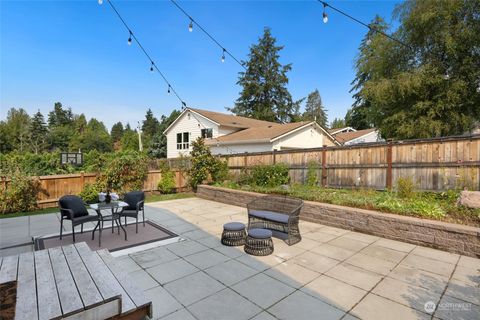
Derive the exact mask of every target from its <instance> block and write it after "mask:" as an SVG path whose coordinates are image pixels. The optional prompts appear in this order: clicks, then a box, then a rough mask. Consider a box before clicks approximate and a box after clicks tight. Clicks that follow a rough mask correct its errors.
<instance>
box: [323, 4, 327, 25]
mask: <svg viewBox="0 0 480 320" xmlns="http://www.w3.org/2000/svg"><path fill="white" fill-rule="evenodd" d="M326 8H327V4H326V3H324V4H323V23H327V22H328V15H327V12H326Z"/></svg>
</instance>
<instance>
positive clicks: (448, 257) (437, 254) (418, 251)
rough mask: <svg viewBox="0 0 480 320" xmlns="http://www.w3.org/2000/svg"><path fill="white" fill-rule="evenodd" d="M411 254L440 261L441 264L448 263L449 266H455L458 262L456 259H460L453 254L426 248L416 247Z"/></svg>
mask: <svg viewBox="0 0 480 320" xmlns="http://www.w3.org/2000/svg"><path fill="white" fill-rule="evenodd" d="M412 254H414V255H417V256H421V257H426V258H430V259H435V260H440V261H443V262H448V263H451V264H456V263H457V261H458V258H459V257H460V256H459V255H458V254H455V253H450V252H445V251H441V250H436V249H432V248H426V247H416V248H415V249H413V250H412Z"/></svg>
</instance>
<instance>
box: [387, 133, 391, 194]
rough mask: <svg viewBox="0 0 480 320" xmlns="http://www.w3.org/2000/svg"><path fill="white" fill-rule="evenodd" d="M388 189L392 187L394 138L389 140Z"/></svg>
mask: <svg viewBox="0 0 480 320" xmlns="http://www.w3.org/2000/svg"><path fill="white" fill-rule="evenodd" d="M386 186H387V189H388V190H391V189H392V140H388V141H387V181H386Z"/></svg>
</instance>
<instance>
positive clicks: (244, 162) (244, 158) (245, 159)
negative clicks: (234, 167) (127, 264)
mask: <svg viewBox="0 0 480 320" xmlns="http://www.w3.org/2000/svg"><path fill="white" fill-rule="evenodd" d="M243 168H244V169H246V168H247V153H246V152H245V154H244V156H243Z"/></svg>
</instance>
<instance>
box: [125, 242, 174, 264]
mask: <svg viewBox="0 0 480 320" xmlns="http://www.w3.org/2000/svg"><path fill="white" fill-rule="evenodd" d="M130 257H131V258H132V259H133V260H135V262H136V263H138V264H139V265H140V266H141V267H142V268H144V269H147V268H151V267H154V266H157V265H159V264H162V263H165V262H169V261H172V260H175V259H178V257H177V256H176V255H174V254H173V253H171V252H169V251H168V250H167V249H166V248H165V247H159V248H155V249H151V250H146V251H141V252H138V253H134V254H131V255H130Z"/></svg>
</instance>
